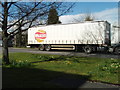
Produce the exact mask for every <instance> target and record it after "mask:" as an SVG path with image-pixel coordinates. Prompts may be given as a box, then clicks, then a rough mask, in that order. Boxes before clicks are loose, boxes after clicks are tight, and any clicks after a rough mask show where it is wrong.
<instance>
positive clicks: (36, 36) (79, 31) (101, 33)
mask: <svg viewBox="0 0 120 90" xmlns="http://www.w3.org/2000/svg"><path fill="white" fill-rule="evenodd" d="M110 32H111V31H110V24H109V23H108V22H107V21H87V22H81V23H76V24H54V25H41V26H38V27H32V28H29V29H28V45H30V46H31V47H38V48H39V50H46V51H49V50H51V49H73V50H76V51H79V50H84V51H85V52H86V53H91V52H93V51H97V49H98V48H104V47H105V48H106V47H108V46H110V45H111V33H110Z"/></svg>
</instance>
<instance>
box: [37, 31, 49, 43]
mask: <svg viewBox="0 0 120 90" xmlns="http://www.w3.org/2000/svg"><path fill="white" fill-rule="evenodd" d="M46 36H47V34H46V31H44V30H38V31H37V32H36V33H35V39H36V40H37V41H38V42H43V41H44V39H46Z"/></svg>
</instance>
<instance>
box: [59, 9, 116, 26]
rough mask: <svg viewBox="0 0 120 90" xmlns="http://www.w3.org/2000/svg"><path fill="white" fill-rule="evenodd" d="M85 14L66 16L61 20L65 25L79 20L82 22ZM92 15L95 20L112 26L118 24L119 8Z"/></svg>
mask: <svg viewBox="0 0 120 90" xmlns="http://www.w3.org/2000/svg"><path fill="white" fill-rule="evenodd" d="M85 15H86V14H85V13H82V14H78V15H64V16H61V17H60V18H59V19H60V21H61V22H62V23H63V24H65V23H75V22H77V20H82V19H83V16H85ZM92 15H93V16H94V17H95V20H104V21H106V20H107V21H108V22H110V23H112V24H115V23H117V22H118V8H112V9H107V10H103V11H101V12H95V13H92Z"/></svg>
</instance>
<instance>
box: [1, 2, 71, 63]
mask: <svg viewBox="0 0 120 90" xmlns="http://www.w3.org/2000/svg"><path fill="white" fill-rule="evenodd" d="M19 1H20V0H18V1H16V2H7V0H5V2H1V1H0V7H1V8H2V11H1V12H0V26H1V29H2V40H3V58H2V60H3V62H4V63H5V64H9V63H10V62H9V54H8V39H9V38H10V37H11V35H12V36H14V35H16V34H17V33H18V32H23V31H26V30H28V28H30V27H32V26H33V25H35V24H34V22H35V21H36V20H38V19H41V18H42V17H44V18H46V17H47V14H48V12H49V9H50V7H51V6H52V5H54V4H56V6H57V8H60V9H61V10H64V12H62V13H60V15H62V14H63V13H64V14H65V13H66V12H68V11H69V10H70V8H72V6H73V4H72V3H71V4H69V5H67V4H64V3H62V2H61V3H60V2H59V3H58V2H42V1H40V2H19ZM66 5H67V8H64V6H66ZM61 7H63V8H61ZM8 22H10V23H8ZM16 25H17V27H16ZM14 27H16V28H14ZM11 29H13V30H11ZM8 32H9V34H8Z"/></svg>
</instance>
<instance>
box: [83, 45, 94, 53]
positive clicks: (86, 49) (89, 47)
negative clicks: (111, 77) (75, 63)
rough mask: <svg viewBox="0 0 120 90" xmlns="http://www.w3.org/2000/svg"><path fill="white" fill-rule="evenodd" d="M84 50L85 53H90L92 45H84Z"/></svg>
mask: <svg viewBox="0 0 120 90" xmlns="http://www.w3.org/2000/svg"><path fill="white" fill-rule="evenodd" d="M84 51H85V53H87V54H90V53H91V52H92V47H91V46H85V47H84Z"/></svg>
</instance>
